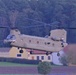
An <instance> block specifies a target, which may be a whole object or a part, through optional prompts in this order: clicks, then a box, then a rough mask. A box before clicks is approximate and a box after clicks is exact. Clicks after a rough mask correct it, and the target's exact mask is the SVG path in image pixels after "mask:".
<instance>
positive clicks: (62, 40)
mask: <svg viewBox="0 0 76 75" xmlns="http://www.w3.org/2000/svg"><path fill="white" fill-rule="evenodd" d="M66 36H67V32H66V31H65V30H64V29H54V30H51V31H50V36H48V37H47V38H46V37H38V36H31V35H25V34H21V32H20V31H19V30H18V29H16V28H12V29H10V34H9V35H8V36H7V37H6V39H4V43H8V42H10V45H11V46H13V47H17V48H18V49H19V48H21V50H22V48H25V49H30V54H32V53H33V50H39V51H45V52H46V55H48V54H51V53H53V52H58V53H57V55H58V56H59V55H60V54H59V51H60V50H63V48H64V47H65V46H67V43H66Z"/></svg>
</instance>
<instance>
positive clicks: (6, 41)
mask: <svg viewBox="0 0 76 75" xmlns="http://www.w3.org/2000/svg"><path fill="white" fill-rule="evenodd" d="M15 41H16V40H11V39H9V40H7V39H5V40H4V43H8V42H10V43H11V42H15Z"/></svg>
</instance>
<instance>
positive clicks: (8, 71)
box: [0, 66, 76, 75]
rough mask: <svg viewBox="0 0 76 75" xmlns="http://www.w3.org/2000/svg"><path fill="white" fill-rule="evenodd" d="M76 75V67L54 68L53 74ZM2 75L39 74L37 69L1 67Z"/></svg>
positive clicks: (0, 72) (33, 67)
mask: <svg viewBox="0 0 76 75" xmlns="http://www.w3.org/2000/svg"><path fill="white" fill-rule="evenodd" d="M66 73H68V75H71V74H73V75H74V74H75V75H76V67H54V68H52V71H51V74H53V75H58V74H60V75H61V74H66ZM0 74H38V72H37V67H35V66H32V67H0Z"/></svg>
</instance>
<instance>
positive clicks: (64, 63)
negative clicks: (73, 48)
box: [59, 54, 68, 66]
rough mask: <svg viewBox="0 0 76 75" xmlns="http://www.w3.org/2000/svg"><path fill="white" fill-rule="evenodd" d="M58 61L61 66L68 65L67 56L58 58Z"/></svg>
mask: <svg viewBox="0 0 76 75" xmlns="http://www.w3.org/2000/svg"><path fill="white" fill-rule="evenodd" d="M59 60H60V62H61V63H62V64H63V66H67V65H68V59H67V55H65V54H63V55H62V56H60V58H59Z"/></svg>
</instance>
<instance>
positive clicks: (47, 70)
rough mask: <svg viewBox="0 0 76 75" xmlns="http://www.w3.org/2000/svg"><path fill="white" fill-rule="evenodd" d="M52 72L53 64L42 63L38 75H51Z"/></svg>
mask: <svg viewBox="0 0 76 75" xmlns="http://www.w3.org/2000/svg"><path fill="white" fill-rule="evenodd" d="M50 71H51V63H49V62H46V61H44V62H40V63H39V65H38V73H40V74H43V75H47V74H49V73H50Z"/></svg>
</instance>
